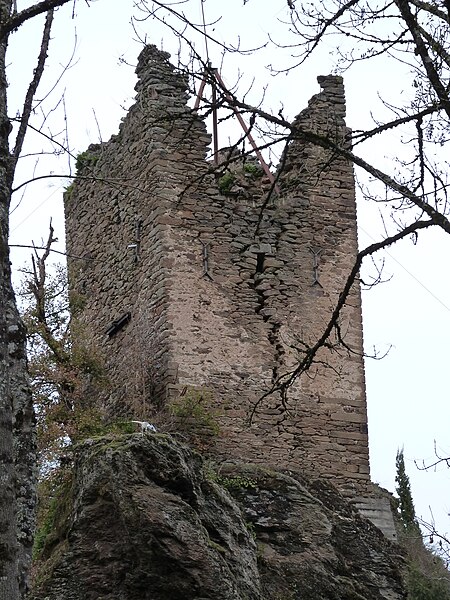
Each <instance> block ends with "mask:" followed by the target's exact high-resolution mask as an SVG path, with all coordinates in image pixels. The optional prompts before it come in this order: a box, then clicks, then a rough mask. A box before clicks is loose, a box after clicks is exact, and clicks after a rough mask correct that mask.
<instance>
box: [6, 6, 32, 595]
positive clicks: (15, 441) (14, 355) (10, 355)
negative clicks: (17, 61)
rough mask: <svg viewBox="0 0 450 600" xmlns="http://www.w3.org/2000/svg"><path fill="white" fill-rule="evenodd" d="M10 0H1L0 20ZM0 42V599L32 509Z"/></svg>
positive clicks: (15, 582) (20, 560)
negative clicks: (11, 241)
mask: <svg viewBox="0 0 450 600" xmlns="http://www.w3.org/2000/svg"><path fill="white" fill-rule="evenodd" d="M11 4H12V2H11V0H0V25H1V24H3V23H4V22H5V21H6V19H7V18H8V16H9V14H10V11H11ZM7 42H8V38H7V36H6V37H5V38H4V39H3V41H2V43H1V44H0V600H19V599H20V598H21V596H22V595H23V594H24V593H25V590H26V578H27V572H28V567H29V563H30V558H31V544H32V539H33V532H34V508H35V482H36V477H35V475H36V473H35V466H34V465H35V464H36V451H35V431H34V421H33V407H32V401H31V393H30V387H29V383H28V377H27V367H26V354H25V348H26V338H25V328H24V327H23V324H22V322H21V319H20V316H19V313H18V310H17V306H16V302H15V296H14V291H13V288H12V282H11V265H10V258H9V248H8V234H9V207H10V201H11V188H12V180H13V175H14V173H13V170H14V161H13V160H12V158H11V156H10V152H9V143H8V138H9V134H10V131H11V125H10V122H9V120H8V116H7V104H6V90H7V80H6V72H5V54H6V47H7Z"/></svg>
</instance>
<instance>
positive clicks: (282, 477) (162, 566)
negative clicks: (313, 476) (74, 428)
mask: <svg viewBox="0 0 450 600" xmlns="http://www.w3.org/2000/svg"><path fill="white" fill-rule="evenodd" d="M51 525H52V533H51V534H50V535H49V536H48V538H47V540H46V541H45V544H44V547H43V551H42V554H41V558H40V561H39V565H38V567H37V574H36V577H35V589H34V591H33V593H32V594H31V599H32V600H100V599H101V600H146V599H148V600H150V599H151V600H206V599H209V598H211V599H214V600H285V599H286V600H295V599H298V600H300V599H308V600H315V599H329V600H344V599H346V600H363V599H364V600H372V599H373V600H375V599H389V600H399V599H401V598H406V594H405V592H404V589H403V584H402V578H401V571H402V568H403V559H402V557H401V556H400V549H399V548H398V547H397V546H395V545H393V544H391V543H390V542H389V541H387V540H386V539H385V538H384V537H383V535H382V534H381V533H380V532H379V530H378V529H376V528H375V527H374V526H373V525H371V524H370V523H369V522H368V521H366V520H364V519H363V518H361V517H360V516H359V515H358V514H357V513H356V511H355V510H354V509H353V508H352V507H351V506H350V504H349V503H348V502H347V501H346V500H345V499H344V498H343V497H342V496H340V495H339V493H338V492H337V491H336V490H335V489H334V488H332V487H331V486H330V485H329V484H328V483H326V482H324V481H316V482H307V481H304V480H302V478H301V475H300V474H298V473H297V474H295V473H292V472H284V473H283V472H281V471H273V470H267V469H264V468H263V467H261V465H258V466H255V465H248V464H245V465H243V464H236V463H233V464H231V463H230V464H227V463H222V464H221V465H220V466H218V465H213V464H211V463H203V461H202V459H201V457H200V455H198V454H196V453H193V452H191V451H190V450H189V449H188V448H187V447H186V446H184V445H182V444H179V443H178V442H177V441H175V440H174V439H173V438H172V437H171V436H169V435H163V434H153V435H140V434H134V435H121V436H106V437H103V438H100V439H97V440H88V441H86V442H85V443H83V444H82V445H81V446H80V447H79V448H78V449H77V450H76V452H75V464H74V469H73V477H72V479H71V484H70V485H69V486H67V493H65V494H64V497H63V498H62V499H61V501H60V502H59V505H58V508H57V512H56V514H55V515H54V522H53V523H52V524H51Z"/></svg>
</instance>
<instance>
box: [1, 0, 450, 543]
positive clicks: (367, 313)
mask: <svg viewBox="0 0 450 600" xmlns="http://www.w3.org/2000/svg"><path fill="white" fill-rule="evenodd" d="M28 4H30V2H29V3H28ZM133 4H134V3H133V1H132V0H120V1H116V2H111V0H110V1H109V2H107V0H97V1H96V2H92V3H91V7H90V8H87V6H86V4H85V3H84V2H81V0H78V2H77V3H76V13H77V14H76V18H75V19H74V20H72V19H71V12H72V3H69V5H68V6H66V7H64V8H63V9H61V10H59V11H57V15H56V17H57V18H56V27H55V29H54V32H53V40H52V43H51V47H50V53H49V68H48V70H47V73H46V77H45V80H44V82H43V85H42V86H41V88H40V89H39V92H38V97H43V96H44V95H46V93H47V92H48V91H49V90H50V89H51V88H52V87H53V85H54V84H55V82H56V80H57V79H58V76H59V74H60V72H61V67H62V65H66V64H67V63H68V61H69V59H70V56H71V55H72V52H73V50H74V48H75V57H74V61H73V64H72V66H71V67H70V69H69V70H68V71H67V72H66V73H65V74H64V76H63V78H62V80H61V81H60V82H59V84H58V87H57V90H56V91H55V92H53V93H52V95H51V96H50V97H49V98H48V99H47V100H46V103H47V104H46V105H47V107H49V106H50V107H51V108H52V109H53V110H52V117H51V118H50V120H49V125H50V130H51V131H52V132H53V133H55V132H56V131H57V130H58V129H59V130H61V129H62V127H63V126H62V125H61V122H62V120H64V119H65V118H66V119H67V131H68V136H69V143H70V147H71V148H72V149H73V151H74V154H77V153H79V152H81V151H83V150H84V149H86V147H87V146H88V145H89V144H90V143H93V142H94V143H95V142H98V141H99V139H102V140H107V139H108V138H109V137H110V135H111V134H113V133H116V132H117V129H118V125H119V122H120V119H121V118H122V117H123V116H124V114H125V112H124V109H125V108H127V107H128V106H130V104H131V103H132V100H133V94H134V90H133V87H134V84H135V81H136V80H135V75H134V65H135V64H136V57H137V54H138V53H139V51H140V49H141V47H142V44H141V43H139V42H138V41H137V35H136V33H135V32H134V31H133V28H132V27H131V25H130V17H131V14H133ZM20 5H22V6H20ZM26 5H27V3H25V2H22V3H21V2H20V0H19V8H21V7H22V8H23V7H24V6H26ZM204 6H205V10H206V15H207V20H209V21H213V20H215V19H216V18H217V17H219V16H220V12H216V13H214V10H216V11H217V10H219V9H220V10H225V11H226V12H225V14H223V15H222V17H223V18H222V19H221V21H219V22H218V23H217V24H216V25H214V26H213V27H212V28H211V34H213V35H215V36H217V37H218V38H220V39H223V40H226V41H227V42H228V43H233V42H237V40H238V36H239V35H240V36H241V38H240V39H241V45H242V46H243V47H246V48H250V47H255V46H259V45H261V44H263V43H265V42H266V41H267V39H268V34H269V33H270V35H271V37H272V38H274V39H278V40H284V39H285V31H286V29H285V25H283V23H281V22H280V20H283V19H285V17H286V15H287V12H286V0H270V1H269V0H265V1H263V0H258V1H256V0H249V2H248V3H247V4H246V6H245V7H242V0H233V1H231V0H230V1H229V2H228V3H227V6H226V8H224V3H220V5H217V3H213V2H211V1H207V2H206V3H205V5H204ZM184 10H186V11H187V10H193V12H191V13H189V14H191V15H193V18H194V19H197V20H198V21H197V22H200V0H195V1H194V0H192V2H190V4H189V6H188V5H185V6H184ZM134 14H135V15H136V14H138V13H136V10H135V11H134ZM237 15H239V18H237ZM40 23H41V21H40V20H39V23H38V22H35V23H33V24H28V25H26V26H24V27H23V28H22V30H21V31H20V32H19V33H18V34H16V35H15V36H14V40H13V44H12V45H11V47H10V51H9V55H8V62H9V64H10V66H9V72H8V77H9V82H10V89H9V92H10V97H9V98H10V100H9V112H10V115H11V116H15V114H16V112H17V110H20V107H21V104H22V102H23V100H22V98H23V95H24V91H25V89H26V86H27V83H28V79H29V78H30V76H31V72H32V69H33V68H34V66H35V65H34V62H35V56H36V53H37V49H38V47H39V43H40V33H39V27H38V25H40ZM138 34H139V35H140V36H141V37H142V36H143V35H144V34H145V35H146V36H147V40H148V41H149V42H152V43H155V44H156V45H157V46H158V47H162V48H163V49H166V50H168V51H171V52H172V53H175V54H176V51H177V44H176V42H175V41H174V39H173V36H172V35H171V33H170V31H169V30H168V28H167V27H163V26H162V25H161V24H160V23H157V22H156V21H155V20H147V21H146V22H143V23H141V24H140V25H138ZM196 43H197V49H198V51H199V52H201V54H202V56H203V57H205V52H206V50H205V49H204V46H203V42H202V41H201V40H200V39H197V40H196ZM209 52H210V58H211V59H212V61H213V64H214V66H220V65H221V64H222V62H221V54H220V50H219V49H218V48H215V47H214V45H213V44H211V43H210V44H209ZM290 60H291V52H290V51H288V50H285V51H282V50H278V51H275V49H274V47H273V46H268V47H267V48H266V49H262V50H260V51H258V52H255V53H253V54H251V55H249V56H246V57H243V56H236V55H234V56H226V57H225V59H224V61H223V64H222V67H221V73H222V77H223V78H224V79H225V81H227V82H228V83H229V84H232V83H234V82H235V81H236V79H237V77H238V75H239V74H241V75H242V81H241V89H242V90H245V89H246V87H248V86H249V85H250V83H251V82H252V80H253V79H254V83H253V88H252V91H251V92H250V95H249V98H248V99H249V101H251V102H254V103H256V102H258V101H259V100H260V99H261V97H262V90H263V88H264V87H267V89H266V92H265V98H264V106H266V107H269V108H272V109H273V110H274V111H275V112H277V111H278V109H279V108H281V106H283V114H284V115H285V116H287V117H289V118H292V117H294V116H295V114H296V113H297V112H299V111H300V110H301V109H302V108H304V106H305V105H306V103H307V101H308V99H309V97H310V96H311V95H312V94H314V93H317V92H318V91H319V87H318V84H317V81H316V77H317V75H321V74H327V73H329V72H332V70H333V68H334V67H335V66H336V54H335V52H334V48H333V45H332V43H331V42H330V43H329V44H327V46H324V48H323V49H322V50H321V52H320V53H317V56H316V57H315V58H314V59H313V60H311V61H310V62H309V63H308V64H307V65H305V66H304V67H301V68H299V69H297V70H295V71H293V72H291V73H289V74H288V75H279V76H277V77H273V76H271V75H270V74H269V72H268V70H267V68H266V67H267V65H268V64H269V63H272V64H273V65H274V66H277V67H282V66H285V65H287V64H288V61H290ZM402 68H403V67H400V66H399V65H395V64H394V63H392V64H388V63H386V60H385V59H383V60H380V61H378V62H376V61H374V62H371V63H370V64H368V63H367V64H366V63H360V64H359V65H357V66H355V68H354V69H352V70H350V71H349V72H348V73H346V74H345V83H346V93H347V115H348V117H347V122H348V124H349V125H350V126H351V127H352V128H353V129H363V128H364V127H368V126H370V125H372V124H373V121H372V114H373V115H375V116H379V117H381V116H382V115H383V114H385V112H384V111H385V109H384V108H383V105H382V103H381V101H380V97H385V98H389V99H390V100H391V101H392V100H393V99H394V100H395V99H398V98H400V99H401V98H403V97H405V96H407V95H408V93H409V90H408V89H407V88H405V89H403V88H402V82H403V81H405V82H406V81H407V80H406V78H405V76H404V73H403V72H402ZM62 92H64V93H65V96H64V97H65V103H64V104H65V106H64V105H63V103H61V102H59V100H60V97H61V93H62ZM38 120H39V116H37V121H38ZM221 135H224V137H225V139H223V140H221V141H220V143H221V144H222V145H227V139H226V137H227V136H228V135H229V133H228V130H227V132H223V133H222V132H221ZM41 147H42V143H41V141H40V139H39V138H38V137H37V136H30V138H29V141H28V145H27V149H26V151H27V152H29V153H33V152H36V151H38V150H39V149H40V148H41ZM403 151H404V146H402V143H401V138H400V134H399V133H396V132H394V134H393V135H392V136H391V138H390V139H389V140H388V141H387V142H386V140H385V139H384V138H383V139H382V140H381V139H380V140H374V142H373V143H372V144H371V145H370V146H369V145H367V147H366V148H361V149H358V152H359V153H360V154H361V155H362V156H364V157H365V158H366V159H367V160H370V161H372V162H374V163H375V164H376V165H377V166H380V167H383V168H385V169H386V170H388V172H393V158H394V157H395V156H396V154H398V155H399V154H401V153H402V152H403ZM47 165H48V163H47V162H46V161H45V160H44V159H43V158H42V157H40V158H39V163H38V164H37V165H36V157H35V156H30V157H27V158H24V159H22V160H21V165H20V169H19V171H18V175H17V178H16V184H20V183H21V182H23V181H26V180H27V179H29V178H31V177H32V175H33V173H34V172H37V173H39V172H42V173H44V172H45V171H46V170H48V168H50V169H51V170H52V171H53V172H54V173H55V174H69V165H68V160H67V157H65V156H63V157H61V158H60V160H59V161H56V162H52V166H51V167H48V166H47ZM69 182H70V179H49V180H44V181H43V182H41V183H32V184H29V185H28V186H27V187H26V188H25V192H26V193H25V194H24V195H23V196H22V192H23V191H24V188H23V189H22V190H20V191H19V192H17V194H16V195H15V198H14V202H13V207H16V205H18V206H17V208H15V210H14V212H13V214H12V220H11V243H13V244H28V243H30V241H31V240H32V239H33V240H34V241H35V242H39V240H40V238H45V237H46V235H47V232H48V221H49V218H50V217H52V218H53V222H54V225H55V227H56V232H57V235H58V236H59V238H60V240H61V241H60V244H59V248H60V249H63V247H64V244H63V238H64V233H63V213H62V192H63V189H64V186H65V185H68V183H69ZM358 212H359V226H360V230H359V238H360V246H361V247H365V246H366V245H368V244H370V243H372V242H373V241H375V240H379V239H380V237H382V236H383V221H382V220H381V218H380V216H379V207H378V206H370V205H369V203H367V202H366V201H364V200H361V199H360V200H359V204H358ZM388 227H392V225H391V224H389V223H388ZM392 230H393V229H392ZM449 250H450V238H449V236H445V235H444V234H441V233H439V232H438V231H433V232H428V231H427V232H422V233H419V239H418V242H417V244H415V245H414V244H413V242H412V241H411V240H405V241H403V242H402V243H401V244H399V245H398V246H397V247H395V248H392V249H390V250H389V253H387V252H384V253H381V254H380V256H377V258H378V259H380V260H384V261H385V267H384V275H385V277H386V278H387V279H390V281H388V282H387V283H384V284H383V285H381V286H377V287H376V288H374V289H372V290H370V291H367V292H364V293H363V308H364V337H365V345H366V351H367V352H368V354H371V353H372V349H373V347H374V346H376V348H377V349H378V350H379V351H380V352H382V351H383V350H384V349H387V348H389V347H390V348H391V350H390V352H389V354H388V356H387V357H386V358H384V359H383V360H380V361H374V360H370V359H368V360H367V361H366V376H367V395H368V403H369V436H370V453H371V472H372V479H373V480H374V481H375V482H377V483H379V484H380V485H382V486H384V487H386V488H388V489H389V490H390V491H393V490H394V475H395V455H396V452H397V449H398V448H399V447H402V446H404V452H405V459H406V467H407V471H408V474H409V475H410V478H411V482H412V490H413V495H414V499H415V503H416V509H417V513H418V514H419V515H422V516H423V518H424V519H425V520H429V518H430V512H429V509H428V506H429V505H431V506H432V508H433V511H434V513H435V516H436V517H438V518H439V523H440V527H441V528H442V529H443V530H444V532H445V530H446V528H447V527H448V525H447V519H445V518H444V516H445V515H447V514H448V513H449V511H450V506H449V504H450V500H448V499H447V498H448V478H449V473H448V472H447V471H446V470H445V469H444V468H440V469H439V470H438V472H437V473H434V472H431V471H428V472H427V471H425V472H423V471H422V472H421V471H419V470H417V469H416V467H415V465H414V461H415V460H416V461H418V462H422V461H423V460H424V461H425V462H427V461H433V459H434V440H436V443H437V446H438V448H439V450H440V451H441V452H442V453H443V454H444V455H448V454H450V443H449V442H448V423H449V417H450V408H449V402H448V383H447V372H448V370H449V364H448V340H449V339H450V318H449V317H450V308H449V307H450V285H449V278H448V273H447V266H446V262H447V261H446V260H445V258H446V257H447V256H448V255H449ZM28 256H29V253H28V252H27V251H24V250H17V251H14V253H13V260H14V266H15V268H19V267H20V266H21V265H23V263H24V262H25V261H26V260H27V258H28ZM369 266H370V265H369ZM370 273H373V270H370V269H368V268H365V269H364V270H363V278H364V279H366V278H368V277H369V276H370Z"/></svg>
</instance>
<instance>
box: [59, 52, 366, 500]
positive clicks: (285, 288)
mask: <svg viewBox="0 0 450 600" xmlns="http://www.w3.org/2000/svg"><path fill="white" fill-rule="evenodd" d="M168 58H169V56H168V55H167V54H166V53H163V52H160V51H158V50H157V49H156V48H155V47H153V46H148V47H147V48H146V49H145V50H144V51H143V52H142V54H141V56H140V58H139V64H138V67H137V70H136V72H137V75H138V78H139V81H138V83H137V86H136V91H137V97H136V103H135V104H134V105H133V106H132V107H131V109H130V111H129V113H128V115H127V116H126V118H125V119H124V120H123V123H122V124H121V126H120V131H119V133H118V135H116V136H113V137H112V138H111V140H110V141H109V142H107V143H105V144H102V145H100V146H96V147H91V148H90V149H89V150H88V151H87V152H86V153H84V154H83V155H82V156H80V158H79V161H78V175H79V176H78V178H77V179H76V180H75V182H74V185H73V187H72V189H71V190H70V191H69V193H66V196H65V210H66V233H67V251H68V253H69V257H70V256H75V257H82V258H81V259H80V258H72V259H69V277H70V285H71V288H72V291H73V292H76V294H77V295H78V296H81V297H82V299H83V302H82V305H83V309H82V311H81V314H80V317H79V318H80V319H81V321H83V323H84V326H85V327H86V328H88V330H89V332H90V335H92V336H93V338H94V339H95V341H96V343H97V345H98V346H99V348H100V349H101V352H102V354H103V357H104V361H105V365H106V370H107V373H108V376H109V379H110V382H111V388H110V390H109V392H108V394H105V398H104V405H105V409H106V410H107V411H108V412H109V413H110V414H111V415H113V416H129V417H130V418H146V419H147V420H149V419H151V418H152V411H154V410H155V406H164V404H165V403H167V402H171V401H177V399H178V400H180V399H181V398H183V396H185V395H186V394H187V395H188V397H190V398H191V399H192V398H198V399H199V401H200V400H201V401H203V402H207V403H208V409H209V410H211V411H212V414H214V418H215V419H216V420H217V421H218V423H219V425H220V433H219V434H218V435H217V436H216V438H215V439H214V443H213V446H212V448H211V451H212V452H214V453H216V454H217V455H219V456H226V457H228V458H230V457H231V458H232V457H236V458H239V459H248V460H251V461H256V462H264V463H265V464H273V465H278V466H282V467H285V468H287V469H295V470H299V469H305V470H306V471H307V472H311V471H312V472H315V473H320V474H321V475H322V476H325V477H327V478H330V479H332V480H333V481H334V482H335V483H336V484H338V485H339V486H340V487H341V489H342V490H343V491H344V492H346V493H347V494H349V495H351V496H356V495H358V494H360V495H361V494H363V495H364V489H365V486H366V485H368V483H369V457H368V436H367V411H366V398H365V382H364V366H363V349H362V322H361V300H360V289H359V285H358V284H357V285H355V286H353V288H352V290H351V292H350V295H349V297H348V299H347V301H346V303H345V307H344V309H343V311H342V313H341V315H340V317H339V321H338V328H339V336H340V337H341V339H339V336H337V334H336V329H335V330H333V333H332V335H331V336H330V338H329V339H328V340H327V344H326V346H325V347H324V348H322V349H321V350H320V351H319V353H318V355H317V356H316V359H315V361H314V362H313V364H312V366H311V367H310V369H309V371H308V372H307V373H305V374H304V375H302V377H300V378H299V379H297V381H296V382H295V384H294V385H293V386H292V387H291V388H290V390H289V394H288V399H287V406H286V407H285V406H283V402H282V401H281V399H280V395H279V393H278V392H275V393H273V394H271V395H268V396H266V397H265V398H264V399H263V400H261V401H260V402H259V403H258V400H260V399H261V398H262V397H263V396H264V395H265V394H266V392H267V391H268V390H270V389H271V387H272V385H273V384H274V382H276V381H277V380H278V378H279V377H280V376H281V375H283V374H285V373H287V372H289V371H290V370H292V369H293V368H294V367H295V365H296V364H298V361H299V360H301V359H302V357H303V356H304V353H305V350H306V349H307V348H308V347H310V346H311V345H313V344H315V342H316V341H317V340H318V338H319V336H321V335H322V334H323V332H324V329H325V327H326V325H327V323H328V322H329V320H330V317H331V314H332V311H333V309H334V308H335V306H336V302H337V300H338V297H339V294H340V292H341V291H342V289H343V286H344V284H345V282H346V280H347V277H348V275H349V273H350V270H351V269H352V267H353V264H354V262H355V257H356V254H357V238H356V205H355V190H354V177H353V168H352V165H351V164H350V163H349V162H348V161H347V160H345V159H344V158H342V157H340V156H339V155H338V154H334V153H333V152H332V151H330V150H326V149H323V148H321V147H320V146H318V145H314V144H313V143H310V142H308V141H306V139H308V135H306V136H305V135H302V133H301V132H302V131H304V132H306V133H307V134H309V139H311V135H314V134H320V135H322V136H326V137H327V138H328V139H330V140H332V141H333V142H334V143H336V144H337V145H342V144H345V140H346V136H348V134H349V130H348V129H347V127H346V125H345V121H344V116H345V99H344V88H343V82H342V78H341V77H337V76H327V77H319V78H318V81H319V84H320V87H321V91H320V93H318V94H317V95H315V96H313V98H312V99H311V100H310V102H309V105H308V107H307V108H306V109H305V110H303V111H302V112H301V113H300V114H299V115H298V116H297V118H296V119H295V122H294V124H295V125H296V126H297V127H296V129H295V130H293V133H292V134H291V135H290V139H289V141H288V143H287V144H286V149H285V151H284V155H283V157H282V160H281V163H280V166H279V171H278V172H277V177H278V185H279V188H280V193H279V194H272V195H271V197H270V199H269V200H268V192H269V190H270V187H271V186H270V183H269V182H268V180H267V178H266V177H265V176H264V174H263V173H262V172H261V171H260V169H259V168H258V164H257V163H256V162H254V161H252V159H251V158H248V157H247V160H246V161H243V160H242V157H238V154H237V153H231V155H230V156H231V159H232V160H231V161H229V164H228V165H227V166H226V167H223V168H222V169H219V174H217V172H216V173H215V172H214V169H213V168H212V164H211V162H210V161H207V160H206V156H207V153H208V147H209V144H210V136H209V135H208V134H207V132H206V128H205V125H204V123H203V121H202V119H201V118H200V117H199V116H198V114H197V113H196V112H195V111H193V110H192V109H191V108H189V107H188V105H187V100H188V94H187V83H186V79H185V78H184V76H183V75H182V74H180V73H178V72H176V70H175V69H174V67H173V66H172V65H171V64H170V62H169V61H168ZM342 341H343V342H344V343H342ZM196 394H197V396H196ZM106 396H107V397H106ZM256 404H257V407H256V410H255V411H254V414H253V419H252V423H251V425H249V415H250V413H251V412H252V411H253V409H254V407H255V405H256Z"/></svg>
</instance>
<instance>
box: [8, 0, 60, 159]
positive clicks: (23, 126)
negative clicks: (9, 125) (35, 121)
mask: <svg viewBox="0 0 450 600" xmlns="http://www.w3.org/2000/svg"><path fill="white" fill-rule="evenodd" d="M52 23H53V9H52V10H49V11H48V12H47V16H46V18H45V25H44V31H43V34H42V42H41V49H40V52H39V56H38V62H37V66H36V68H35V69H34V73H33V79H32V80H31V82H30V85H29V86H28V90H27V94H26V96H25V102H24V105H23V110H22V117H21V119H20V126H19V131H18V132H17V137H16V144H15V146H14V150H13V152H12V156H13V159H14V160H13V168H14V167H15V165H16V164H17V160H18V158H19V156H20V153H21V151H22V147H23V142H24V139H25V135H26V132H27V126H28V121H29V120H30V115H31V111H32V108H33V100H34V96H35V94H36V90H37V88H38V86H39V82H40V81H41V78H42V74H43V72H44V67H45V61H46V59H47V52H48V45H49V43H50V31H51V28H52Z"/></svg>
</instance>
